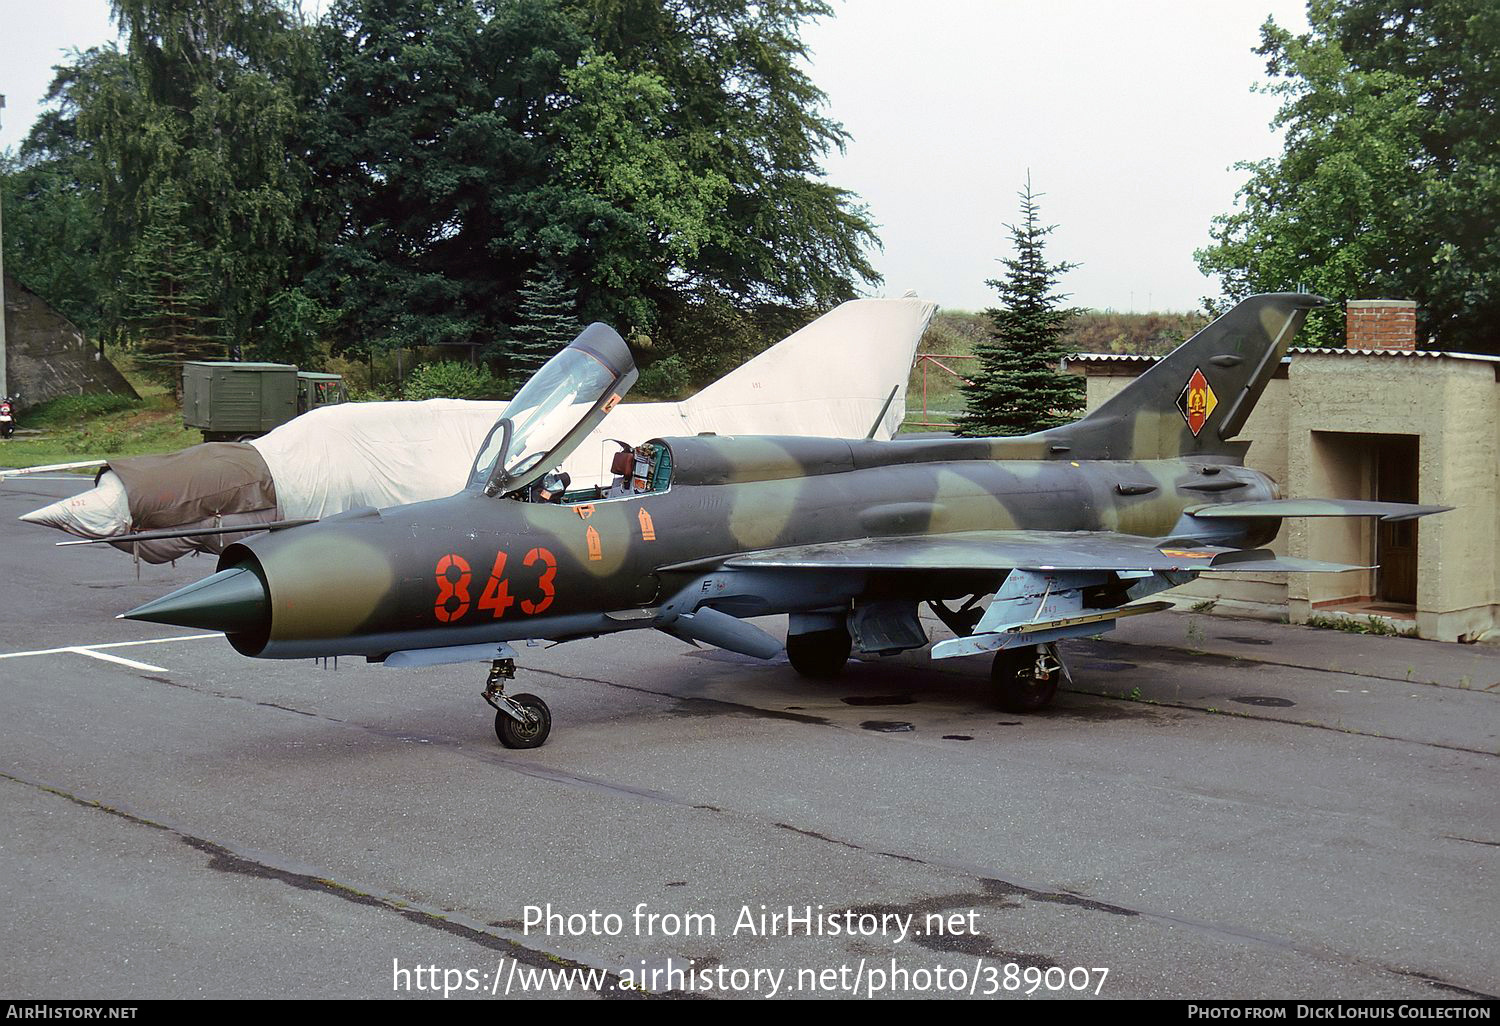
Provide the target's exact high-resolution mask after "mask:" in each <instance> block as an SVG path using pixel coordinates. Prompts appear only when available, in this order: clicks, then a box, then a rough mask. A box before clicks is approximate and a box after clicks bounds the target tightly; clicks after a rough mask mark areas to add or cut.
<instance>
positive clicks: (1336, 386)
mask: <svg viewBox="0 0 1500 1026" xmlns="http://www.w3.org/2000/svg"><path fill="white" fill-rule="evenodd" d="M1346 326H1347V332H1348V338H1347V347H1346V348H1344V349H1331V348H1318V349H1309V348H1294V349H1292V350H1291V354H1290V355H1289V356H1288V357H1287V358H1286V359H1285V360H1283V361H1282V365H1281V367H1280V369H1279V370H1278V372H1277V374H1276V377H1275V379H1274V380H1272V382H1271V384H1270V386H1269V387H1268V388H1267V389H1266V393H1265V395H1264V397H1263V398H1262V399H1261V401H1260V404H1259V405H1258V406H1257V407H1256V409H1255V412H1254V413H1253V414H1252V415H1251V417H1250V419H1249V422H1248V423H1247V424H1246V425H1245V429H1244V431H1243V432H1241V434H1240V436H1239V437H1240V438H1243V439H1248V440H1250V441H1251V442H1252V444H1251V446H1250V452H1249V456H1248V457H1247V460H1246V462H1247V464H1248V465H1249V466H1251V467H1253V468H1255V469H1256V470H1259V471H1262V472H1263V473H1266V474H1269V475H1270V476H1271V477H1273V478H1275V479H1276V480H1277V481H1278V482H1279V483H1280V484H1281V488H1282V492H1283V494H1284V495H1285V496H1287V497H1290V498H1344V499H1377V500H1386V501H1394V502H1420V503H1428V504H1434V505H1443V506H1452V507H1454V509H1453V510H1452V511H1451V512H1448V513H1442V514H1439V515H1437V516H1431V517H1425V518H1422V519H1421V520H1409V521H1402V522H1397V523H1386V522H1384V521H1371V520H1365V519H1344V518H1327V519H1305V520H1288V521H1286V522H1285V523H1284V524H1283V527H1282V531H1281V533H1280V535H1278V537H1277V539H1276V541H1275V542H1274V543H1273V547H1274V548H1275V549H1276V551H1277V552H1280V553H1284V554H1286V555H1291V556H1300V557H1305V558H1310V559H1322V560H1331V561H1334V562H1339V563H1348V564H1352V565H1357V566H1369V567H1374V566H1378V567H1379V569H1370V570H1359V571H1351V572H1348V573H1342V574H1264V575H1261V576H1252V575H1237V576H1235V578H1234V579H1231V578H1230V576H1229V575H1215V574H1204V575H1203V577H1201V578H1200V579H1199V580H1197V581H1195V582H1194V583H1193V584H1191V585H1189V586H1187V587H1184V588H1182V589H1179V591H1178V592H1177V594H1180V595H1183V596H1185V597H1188V598H1190V599H1191V600H1194V601H1203V600H1209V599H1212V600H1214V601H1215V602H1216V608H1219V609H1221V610H1222V611H1225V612H1230V611H1241V612H1260V613H1267V614H1272V615H1275V614H1281V615H1285V616H1287V617H1288V618H1289V619H1290V620H1291V622H1292V623H1305V622H1307V620H1308V618H1309V617H1311V616H1314V615H1329V614H1346V613H1352V614H1357V615H1360V616H1365V615H1374V616H1378V617H1381V618H1383V619H1387V620H1390V621H1392V622H1393V623H1394V624H1395V625H1396V626H1398V627H1404V626H1408V625H1415V628H1416V631H1417V633H1418V635H1419V636H1421V637H1424V638H1432V639H1436V640H1441V641H1477V640H1479V639H1480V638H1481V637H1484V636H1486V635H1489V636H1490V637H1494V636H1495V634H1496V633H1497V617H1500V357H1493V356H1477V355H1473V354H1469V353H1445V352H1431V351H1426V350H1418V349H1417V348H1416V337H1415V330H1416V304H1415V303H1413V302H1411V301H1409V300H1359V301H1353V302H1350V303H1349V304H1348V310H1347V317H1346ZM1154 359H1155V358H1154V357H1141V356H1118V355H1089V354H1085V355H1081V356H1077V357H1074V358H1072V359H1071V360H1070V361H1069V366H1070V368H1072V369H1074V370H1079V369H1081V370H1082V371H1083V373H1084V374H1085V375H1086V377H1087V379H1088V408H1089V409H1090V410H1093V409H1095V408H1096V407H1097V406H1099V405H1100V404H1101V403H1103V402H1104V401H1105V400H1106V399H1108V398H1110V397H1111V396H1113V395H1114V394H1115V393H1117V392H1118V391H1119V390H1120V389H1121V388H1123V387H1124V386H1125V385H1126V384H1128V383H1129V382H1130V381H1131V380H1133V379H1134V378H1135V377H1136V376H1137V375H1139V374H1140V373H1141V372H1142V371H1143V370H1144V369H1145V367H1146V366H1148V365H1149V364H1150V363H1151V362H1153V361H1154Z"/></svg>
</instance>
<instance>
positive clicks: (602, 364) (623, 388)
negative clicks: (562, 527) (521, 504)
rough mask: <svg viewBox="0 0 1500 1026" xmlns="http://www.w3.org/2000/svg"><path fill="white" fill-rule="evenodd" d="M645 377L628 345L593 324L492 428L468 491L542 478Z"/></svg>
mask: <svg viewBox="0 0 1500 1026" xmlns="http://www.w3.org/2000/svg"><path fill="white" fill-rule="evenodd" d="M639 375H640V372H639V371H637V370H636V367H635V361H634V360H632V359H631V357H630V349H629V347H627V346H626V345H625V340H624V339H622V338H620V336H619V335H618V334H616V332H615V330H614V329H613V328H611V327H609V326H608V325H606V324H599V323H597V322H596V323H594V324H590V325H589V326H588V327H587V328H584V329H583V333H582V334H580V335H579V336H578V337H577V338H576V339H574V340H573V341H572V343H570V344H569V345H568V347H567V348H566V349H564V350H562V351H561V352H560V353H558V354H557V355H556V356H554V357H553V358H552V359H550V360H548V361H547V363H546V364H545V365H543V367H542V369H541V370H539V371H537V372H536V373H535V374H533V375H532V376H531V380H529V381H527V382H526V384H525V386H523V387H522V389H521V390H520V391H519V392H517V393H516V397H515V398H514V399H512V400H511V401H510V404H509V405H508V406H506V408H505V412H504V413H502V414H501V415H500V419H499V420H498V421H496V422H495V426H494V427H493V428H491V429H490V433H489V435H487V436H486V437H485V440H484V444H483V445H481V446H480V447H479V454H478V455H477V456H476V457H475V458H474V468H473V470H472V471H471V472H470V474H469V487H470V488H482V489H483V490H484V493H485V494H486V495H509V494H512V493H514V492H517V491H519V490H520V489H522V488H525V487H527V486H528V485H531V484H533V483H534V482H536V481H538V480H540V479H541V478H542V477H543V475H545V474H548V473H550V472H551V471H553V470H555V469H556V468H557V467H558V466H559V465H560V464H561V463H562V461H563V460H565V459H567V457H568V455H569V454H570V453H572V451H573V450H574V448H576V447H577V445H578V443H579V442H581V441H583V439H584V438H585V437H587V436H588V434H589V432H591V431H593V430H594V428H595V427H597V426H598V425H599V422H600V421H602V420H603V419H604V418H605V416H607V415H608V413H609V411H610V410H612V409H614V408H615V404H616V403H618V402H619V401H620V400H621V398H623V397H624V395H625V393H626V392H628V391H630V386H631V385H633V384H635V379H636V378H637V377H639Z"/></svg>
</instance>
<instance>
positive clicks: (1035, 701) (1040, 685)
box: [990, 648, 1062, 713]
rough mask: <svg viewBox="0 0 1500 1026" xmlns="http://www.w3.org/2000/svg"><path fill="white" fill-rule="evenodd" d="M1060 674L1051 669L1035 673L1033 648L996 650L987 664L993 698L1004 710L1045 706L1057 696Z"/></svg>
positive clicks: (1023, 709) (1027, 709) (1020, 710)
mask: <svg viewBox="0 0 1500 1026" xmlns="http://www.w3.org/2000/svg"><path fill="white" fill-rule="evenodd" d="M1061 676H1062V671H1061V670H1053V671H1052V672H1051V673H1049V674H1048V675H1047V676H1046V677H1045V678H1038V677H1037V676H1036V649H1034V648H1023V649H1014V650H1008V651H1000V652H996V653H995V661H994V663H992V664H991V665H990V680H991V682H993V683H994V685H995V699H996V701H998V702H999V703H1000V708H1002V709H1004V710H1005V711H1006V712H1013V713H1028V712H1036V711H1037V710H1038V709H1044V708H1046V707H1047V706H1048V705H1050V704H1051V703H1052V699H1053V698H1054V697H1056V695H1057V681H1058V678H1059V677H1061Z"/></svg>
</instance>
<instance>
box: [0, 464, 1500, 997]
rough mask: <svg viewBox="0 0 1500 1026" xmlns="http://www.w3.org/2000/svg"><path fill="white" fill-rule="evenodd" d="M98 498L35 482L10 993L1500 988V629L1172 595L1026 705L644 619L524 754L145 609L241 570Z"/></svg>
mask: <svg viewBox="0 0 1500 1026" xmlns="http://www.w3.org/2000/svg"><path fill="white" fill-rule="evenodd" d="M88 483H89V482H88V479H87V478H84V477H77V478H50V477H49V478H30V479H19V480H13V481H9V482H6V483H3V484H0V602H3V609H4V612H3V614H0V709H3V716H0V820H3V822H4V824H5V829H4V830H3V831H0V907H3V909H4V915H3V916H0V944H3V949H0V953H3V958H4V967H5V968H4V971H3V972H0V980H3V985H0V991H3V992H4V993H3V996H5V997H7V998H25V999H44V998H53V999H70V998H71V999H82V998H96V999H97V998H168V997H281V996H287V997H323V996H327V997H383V996H390V995H401V996H409V995H410V996H416V995H422V996H430V995H431V994H432V993H433V988H434V987H436V993H437V994H438V996H442V994H443V991H444V987H445V984H446V985H447V987H448V990H449V991H450V996H452V997H454V998H457V997H463V996H468V997H475V996H477V997H486V998H488V997H491V994H492V991H493V992H494V993H495V994H496V995H500V994H504V993H505V992H506V991H509V993H510V994H511V996H518V995H519V994H520V993H522V991H523V990H524V991H527V992H529V993H530V994H531V996H550V995H552V994H557V993H562V994H571V995H572V996H584V997H603V998H611V997H637V996H640V995H641V993H642V991H643V990H647V991H653V992H673V993H688V994H696V995H703V994H708V995H711V996H721V995H723V994H725V993H730V994H739V995H742V996H770V995H771V994H773V993H774V994H775V995H776V996H800V997H806V996H814V995H820V994H821V995H825V996H841V995H848V994H850V993H859V994H861V995H864V994H869V993H875V994H877V995H896V996H906V995H911V996H941V995H944V994H947V993H950V992H956V993H960V994H963V995H975V996H979V995H985V994H990V993H993V994H996V995H997V996H1020V995H1024V994H1025V993H1026V991H1027V990H1028V989H1033V988H1034V989H1035V993H1034V994H1033V995H1032V996H1033V997H1045V996H1071V997H1086V996H1091V995H1093V994H1095V993H1096V992H1097V993H1099V994H1102V995H1103V996H1105V997H1166V998H1185V997H1218V998H1252V997H1264V998H1303V997H1305V998H1314V997H1323V998H1332V997H1338V998H1417V999H1424V998H1425V999H1433V998H1438V999H1450V998H1463V997H1487V996H1488V997H1492V996H1494V995H1497V994H1500V943H1497V931H1500V914H1497V913H1500V883H1497V876H1496V872H1497V869H1500V802H1497V797H1500V786H1497V784H1500V772H1497V771H1500V760H1497V754H1500V652H1497V650H1496V649H1494V648H1491V647H1488V646H1456V645H1444V644H1438V643H1432V642H1424V641H1416V640H1410V639H1400V638H1371V637H1364V636H1358V635H1349V634H1344V633H1340V632H1334V631H1322V630H1312V629H1308V628H1301V627H1290V626H1285V625H1276V624H1268V623H1265V622H1260V621H1254V620H1246V619H1231V618H1226V617H1218V616H1212V615H1197V614H1188V613H1163V614H1160V615H1158V616H1151V617H1138V618H1135V619H1134V620H1129V621H1124V622H1123V623H1122V626H1121V629H1120V630H1118V631H1116V632H1114V633H1112V634H1110V635H1107V636H1105V637H1104V638H1103V639H1099V640H1088V641H1081V642H1076V643H1071V644H1069V645H1067V646H1066V647H1065V654H1066V655H1067V656H1068V657H1069V662H1070V665H1071V667H1072V669H1073V672H1074V674H1075V681H1074V683H1073V684H1072V685H1071V686H1066V687H1065V690H1064V691H1063V692H1062V693H1061V694H1060V695H1059V698H1058V700H1057V702H1056V704H1055V706H1054V707H1053V708H1052V709H1050V710H1048V711H1046V712H1045V713H1042V714H1037V715H1027V716H1014V715H1008V714H1005V713H1003V712H1000V711H998V710H997V709H996V708H995V707H994V706H993V704H992V702H991V698H990V694H989V688H988V678H987V673H988V665H987V663H986V662H985V661H984V660H962V659H960V660H950V661H946V662H943V663H936V664H934V663H931V662H930V661H929V660H928V659H927V657H926V655H925V653H909V654H907V655H905V656H901V657H898V658H895V659H887V660H880V661H875V662H863V663H856V664H851V665H850V667H849V669H848V671H847V672H846V674H845V675H844V676H843V677H842V678H840V679H839V680H837V681H835V682H831V683H809V682H806V681H803V680H802V679H801V678H799V677H798V676H797V675H796V674H795V673H794V672H793V671H792V670H791V668H790V667H789V666H787V665H786V664H785V663H784V662H773V663H770V664H766V663H761V662H759V661H757V660H754V659H749V658H746V657H741V656H738V655H733V654H730V653H726V652H719V651H715V650H710V649H696V650H695V649H693V648H691V647H689V646H687V645H685V644H683V643H681V642H679V641H676V640H674V639H671V638H668V637H666V636H664V635H660V634H656V633H648V632H639V633H631V634H624V635H619V636H616V637H613V638H604V639H598V640H592V641H583V642H578V643H574V644H569V645H564V646H559V647H556V648H543V647H533V648H527V649H524V650H523V651H522V673H521V678H520V680H519V682H518V684H519V687H516V688H513V690H516V691H519V690H525V691H533V692H536V693H539V694H541V695H542V696H543V697H544V698H546V700H547V701H548V703H549V704H550V705H551V707H552V714H553V733H552V737H551V740H550V741H549V742H548V743H547V744H546V745H545V746H544V747H543V748H541V749H538V750H534V751H529V752H513V751H507V750H506V749H503V748H502V747H500V745H499V743H498V742H497V741H496V740H495V736H494V733H493V715H492V713H491V712H490V710H489V709H488V707H487V706H485V705H484V704H483V702H482V701H481V700H480V698H479V691H480V689H481V687H482V684H483V678H484V673H485V667H484V666H483V665H480V664H474V665H461V666H447V667H437V668H433V669H425V670H394V669H386V668H383V667H380V666H374V665H368V664H365V663H364V662H363V661H361V660H356V659H343V660H340V661H339V664H338V666H337V668H336V669H335V668H334V667H332V666H331V665H330V666H329V667H328V668H327V669H324V668H323V667H322V665H321V664H316V665H315V664H312V663H310V662H307V661H297V662H274V661H257V660H249V659H245V658H242V657H241V656H239V655H237V654H235V653H234V651H233V650H232V649H231V648H230V647H229V646H228V644H227V643H225V642H224V641H223V640H222V639H220V638H217V637H214V636H205V635H204V632H195V631H185V630H174V629H171V628H163V627H158V626H154V625H150V624H141V623H133V622H129V621H123V620H115V619H114V618H113V617H114V616H115V614H117V613H119V612H121V611H123V610H126V609H129V608H131V607H132V606H134V605H136V604H138V603H140V602H143V601H145V600H146V599H149V598H153V597H155V596H158V595H161V594H164V593H165V592H167V591H168V590H171V589H172V588H175V587H178V586H179V585H181V584H185V583H188V582H190V581H193V580H196V579H198V578H200V577H202V576H205V575H207V574H208V573H210V572H211V571H212V570H213V563H212V561H211V560H208V559H188V560H184V561H181V562H180V563H179V564H178V565H177V566H176V567H171V566H162V567H152V566H143V567H141V569H140V576H139V580H137V576H136V569H135V568H134V566H133V565H132V562H131V560H130V557H129V556H128V555H126V554H124V553H121V552H118V551H116V550H114V549H112V548H109V547H107V546H80V547H72V548H55V547H54V545H53V542H55V541H58V540H61V539H62V537H63V536H62V535H59V534H57V533H56V532H53V531H48V530H45V529H42V528H38V527H33V526H31V525H26V524H19V523H17V522H16V519H15V518H16V517H17V516H18V515H19V514H21V513H23V512H25V511H27V510H29V509H32V508H35V507H36V506H39V505H42V504H43V503H45V502H48V501H51V500H53V499H55V498H58V497H60V496H65V495H69V494H73V493H75V492H77V491H81V490H82V489H83V488H85V487H87V485H88ZM760 623H761V624H762V626H765V627H766V628H767V629H768V630H772V631H773V632H779V631H781V630H784V623H783V622H782V621H781V620H780V619H767V620H764V621H760ZM934 633H935V634H938V635H939V636H941V633H942V632H941V629H940V628H939V629H937V630H935V631H934ZM548 905H550V906H551V911H552V913H554V916H555V918H553V919H552V920H550V921H549V920H548V919H547V918H546V917H545V913H546V911H547V906H548ZM762 906H764V909H762ZM789 906H790V907H791V909H792V910H793V917H792V921H791V922H790V924H789V923H788V922H787V921H786V914H787V909H788V907H789ZM809 906H811V913H810V916H809V913H808V907H809ZM818 906H822V908H821V910H820V909H819V908H818ZM528 907H531V908H532V911H531V912H528ZM637 909H640V910H641V913H640V915H639V916H637V915H636V911H637ZM763 912H764V914H765V916H766V917H768V918H767V919H766V920H762V919H761V916H762V913H763ZM772 913H779V914H780V915H781V917H782V918H781V920H780V921H775V920H770V919H769V917H770V916H771V914H772ZM846 913H852V914H846ZM653 914H654V915H655V916H656V917H657V918H655V919H652V918H650V917H651V916H652V915H653ZM689 914H692V915H691V917H690V915H689ZM610 915H614V916H617V917H618V920H612V919H609V918H608V917H609V916H610ZM568 917H572V918H571V919H569V918H568ZM710 917H711V918H710ZM763 923H764V925H765V927H766V929H762V924H763ZM804 923H805V924H808V925H806V926H804V925H803V924H804ZM690 960H691V962H690ZM1012 966H1013V968H1012ZM429 967H435V970H434V971H429ZM674 968H675V969H676V970H677V971H678V973H677V975H675V976H668V975H665V971H666V970H670V969H674ZM940 968H941V972H939V969H940ZM683 969H690V970H691V972H690V973H689V974H686V975H684V974H683V973H682V970H683ZM1102 969H1108V973H1107V974H1103V973H1101V970H1102ZM596 970H604V971H605V972H604V973H603V974H600V973H598V972H593V973H592V978H591V977H590V973H591V971H596ZM1049 970H1050V972H1049ZM653 971H654V972H655V973H656V976H655V977H654V978H653V977H652V976H651V975H650V974H651V973H652V972H653ZM403 973H405V974H406V975H405V976H403V975H402V974H403ZM548 973H551V974H556V975H553V976H550V977H549V976H547V975H545V974H548ZM455 974H456V975H455ZM642 974H646V975H645V976H644V978H643V976H642ZM532 984H534V987H533V986H531V985H532ZM642 984H644V987H643V986H642ZM570 986H571V988H572V989H571V990H568V989H567V988H568V987H570Z"/></svg>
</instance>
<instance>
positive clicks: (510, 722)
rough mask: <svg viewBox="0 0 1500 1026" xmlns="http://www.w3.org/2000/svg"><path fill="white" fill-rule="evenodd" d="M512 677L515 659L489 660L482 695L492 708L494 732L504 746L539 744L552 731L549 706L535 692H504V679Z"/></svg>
mask: <svg viewBox="0 0 1500 1026" xmlns="http://www.w3.org/2000/svg"><path fill="white" fill-rule="evenodd" d="M515 679H516V661H515V660H514V659H496V660H495V661H494V662H493V663H491V664H490V676H489V679H488V680H486V681H485V682H484V696H483V697H484V700H485V701H486V702H488V703H489V704H490V705H491V706H492V707H493V708H494V710H495V736H496V737H498V738H499V739H500V743H501V744H502V745H504V746H505V747H506V748H540V747H541V746H542V743H543V742H545V741H546V740H547V735H548V734H550V733H552V710H550V709H548V708H547V703H546V702H544V701H542V700H541V699H540V698H538V697H537V696H536V695H528V694H520V695H507V694H506V693H505V682H506V681H510V680H515Z"/></svg>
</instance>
